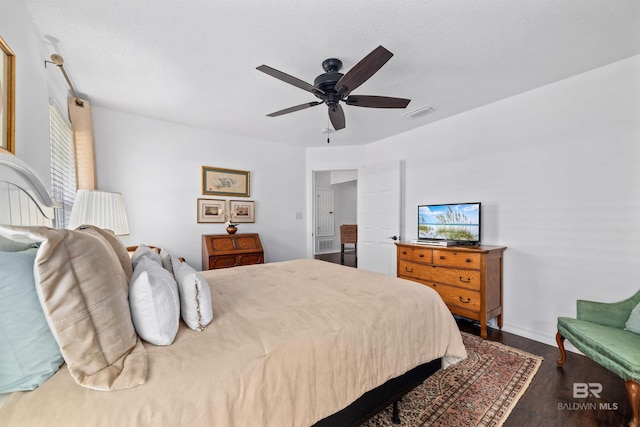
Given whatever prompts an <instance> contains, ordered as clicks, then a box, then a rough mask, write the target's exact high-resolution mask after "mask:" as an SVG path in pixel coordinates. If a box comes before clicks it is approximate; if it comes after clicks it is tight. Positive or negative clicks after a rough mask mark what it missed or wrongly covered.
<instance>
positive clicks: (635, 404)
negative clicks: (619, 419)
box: [624, 379, 640, 427]
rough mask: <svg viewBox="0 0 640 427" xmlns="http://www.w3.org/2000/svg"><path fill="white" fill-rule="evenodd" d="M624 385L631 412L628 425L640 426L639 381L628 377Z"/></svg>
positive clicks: (630, 426)
mask: <svg viewBox="0 0 640 427" xmlns="http://www.w3.org/2000/svg"><path fill="white" fill-rule="evenodd" d="M624 385H625V386H626V388H627V397H628V398H629V403H630V404H631V412H632V414H633V418H632V419H631V421H630V422H629V427H640V382H638V381H636V380H631V379H629V380H626V381H625V383H624Z"/></svg>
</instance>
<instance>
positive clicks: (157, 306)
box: [129, 257, 180, 345]
mask: <svg viewBox="0 0 640 427" xmlns="http://www.w3.org/2000/svg"><path fill="white" fill-rule="evenodd" d="M129 307H130V308H131V319H132V320H133V326H134V327H135V328H136V332H137V333H138V335H140V338H142V339H143V340H145V341H147V342H149V343H151V344H154V345H169V344H171V343H173V340H174V339H175V337H176V334H177V333H178V327H179V325H180V297H179V296H178V286H177V284H176V281H175V280H174V278H173V276H172V275H171V273H169V272H168V271H167V270H165V269H164V268H162V266H161V265H160V264H158V263H157V262H155V261H152V260H151V259H149V258H148V257H141V258H140V259H139V260H138V263H137V265H136V268H135V270H134V271H133V276H131V282H130V284H129Z"/></svg>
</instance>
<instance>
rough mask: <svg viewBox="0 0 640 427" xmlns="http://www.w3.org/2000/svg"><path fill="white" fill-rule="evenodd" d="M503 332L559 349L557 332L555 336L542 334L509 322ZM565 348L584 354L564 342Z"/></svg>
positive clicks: (504, 326) (505, 324)
mask: <svg viewBox="0 0 640 427" xmlns="http://www.w3.org/2000/svg"><path fill="white" fill-rule="evenodd" d="M502 330H503V331H504V332H509V333H510V334H514V335H518V336H521V337H523V338H528V339H530V340H534V341H538V342H541V343H543V344H547V345H550V346H552V347H558V344H557V343H556V333H555V332H554V333H553V335H549V334H543V333H540V332H539V331H534V330H532V329H527V328H522V327H520V326H517V325H513V324H510V323H507V322H505V323H504V325H503V327H502ZM564 348H565V350H567V351H570V352H572V353H576V354H582V352H581V351H580V350H578V349H577V348H575V347H574V346H573V345H572V344H571V343H570V342H569V341H565V342H564ZM558 354H559V353H558Z"/></svg>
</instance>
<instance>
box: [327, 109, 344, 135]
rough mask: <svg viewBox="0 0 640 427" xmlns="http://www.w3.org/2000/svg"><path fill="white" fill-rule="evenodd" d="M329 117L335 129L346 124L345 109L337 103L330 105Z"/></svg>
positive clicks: (341, 127) (342, 127)
mask: <svg viewBox="0 0 640 427" xmlns="http://www.w3.org/2000/svg"><path fill="white" fill-rule="evenodd" d="M329 119H330V120H331V124H332V125H333V129H335V130H340V129H344V127H345V126H346V124H345V118H344V110H342V106H341V105H340V104H337V105H336V106H335V107H329Z"/></svg>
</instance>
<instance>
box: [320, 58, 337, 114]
mask: <svg viewBox="0 0 640 427" xmlns="http://www.w3.org/2000/svg"><path fill="white" fill-rule="evenodd" d="M322 68H323V69H324V70H325V71H326V72H325V73H324V74H320V75H319V76H318V77H316V78H315V80H314V81H313V86H314V87H316V88H317V89H318V90H319V91H321V92H320V93H316V94H315V95H316V96H317V97H318V98H320V99H322V100H323V101H324V102H325V103H326V104H327V105H328V106H329V107H332V108H335V106H336V105H337V104H338V102H339V101H340V98H339V97H338V96H337V93H336V90H335V85H336V83H338V81H340V79H341V78H342V76H343V74H342V73H339V72H338V71H340V69H341V68H342V61H340V60H339V59H336V58H329V59H325V60H324V61H323V62H322Z"/></svg>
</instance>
